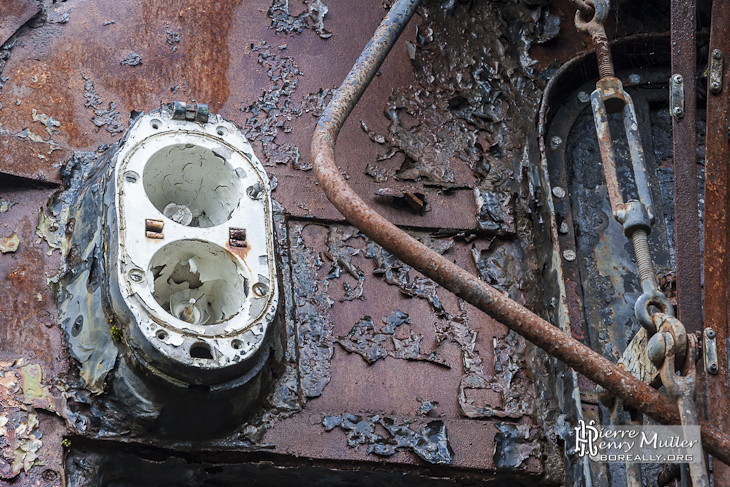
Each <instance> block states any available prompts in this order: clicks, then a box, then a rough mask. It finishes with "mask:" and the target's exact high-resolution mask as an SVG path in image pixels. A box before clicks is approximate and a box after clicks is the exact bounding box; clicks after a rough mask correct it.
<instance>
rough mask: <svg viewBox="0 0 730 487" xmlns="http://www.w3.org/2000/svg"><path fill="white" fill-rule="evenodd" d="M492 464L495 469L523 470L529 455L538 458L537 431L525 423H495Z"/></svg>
mask: <svg viewBox="0 0 730 487" xmlns="http://www.w3.org/2000/svg"><path fill="white" fill-rule="evenodd" d="M495 426H496V427H497V429H498V430H499V432H498V433H497V434H496V435H495V437H494V439H495V450H494V464H495V465H496V467H497V470H511V471H515V470H524V469H525V468H526V467H527V466H526V465H525V462H526V461H527V459H528V458H530V457H535V458H540V443H539V442H538V441H537V431H536V429H535V428H534V427H532V426H530V425H526V424H514V423H495Z"/></svg>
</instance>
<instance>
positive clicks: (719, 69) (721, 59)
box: [709, 49, 725, 95]
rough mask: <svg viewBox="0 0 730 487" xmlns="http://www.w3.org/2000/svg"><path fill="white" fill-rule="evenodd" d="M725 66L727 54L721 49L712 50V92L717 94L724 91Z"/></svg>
mask: <svg viewBox="0 0 730 487" xmlns="http://www.w3.org/2000/svg"><path fill="white" fill-rule="evenodd" d="M724 66H725V56H724V55H723V53H722V51H721V50H719V49H713V50H712V56H710V75H709V78H710V92H711V93H712V94H713V95H717V94H719V93H720V92H721V91H722V77H723V72H724Z"/></svg>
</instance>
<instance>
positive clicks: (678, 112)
mask: <svg viewBox="0 0 730 487" xmlns="http://www.w3.org/2000/svg"><path fill="white" fill-rule="evenodd" d="M672 113H673V114H674V116H675V117H681V116H682V114H683V113H684V110H682V109H681V108H680V107H674V108H673V109H672Z"/></svg>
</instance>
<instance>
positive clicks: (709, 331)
mask: <svg viewBox="0 0 730 487" xmlns="http://www.w3.org/2000/svg"><path fill="white" fill-rule="evenodd" d="M705 336H706V337H707V338H709V339H710V340H712V339H713V338H715V337H716V336H717V334H716V333H715V330H713V329H712V328H708V329H706V330H705Z"/></svg>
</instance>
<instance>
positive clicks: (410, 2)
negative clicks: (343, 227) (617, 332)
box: [312, 0, 730, 465]
mask: <svg viewBox="0 0 730 487" xmlns="http://www.w3.org/2000/svg"><path fill="white" fill-rule="evenodd" d="M418 3H419V0H398V2H396V3H395V4H394V5H393V7H391V9H390V11H389V12H388V14H387V15H386V17H385V19H384V20H383V22H382V23H381V24H380V26H379V27H378V29H377V30H376V31H375V34H374V35H373V37H372V39H370V42H368V45H367V46H366V47H365V50H364V51H363V52H362V54H361V55H360V57H359V58H358V60H357V62H356V63H355V65H354V66H353V68H352V70H351V71H350V73H349V74H348V75H347V77H346V78H345V81H343V83H342V85H341V86H340V88H339V89H338V90H337V92H336V93H335V95H334V96H333V97H332V100H331V101H330V103H329V105H328V106H327V108H326V109H325V111H324V113H323V114H322V116H321V117H320V119H319V122H318V123H317V128H316V130H315V133H314V136H313V138H312V160H313V165H314V171H315V174H316V176H317V180H318V182H319V185H320V187H321V188H322V190H323V191H324V193H325V195H326V196H327V198H328V199H329V200H330V201H331V202H332V204H333V205H334V206H335V207H336V208H337V209H338V210H339V211H340V212H341V213H342V214H343V215H344V216H345V218H347V220H348V221H349V222H350V223H351V224H353V225H354V226H355V227H357V228H358V229H359V230H360V231H361V232H363V233H364V234H365V235H367V236H368V237H370V238H371V239H373V240H374V241H375V242H376V243H378V244H379V245H381V246H382V247H383V248H384V249H386V250H387V251H388V252H391V253H392V254H393V255H395V256H396V257H397V258H398V259H400V260H401V261H403V262H404V263H406V264H408V265H410V266H412V267H413V268H414V269H417V270H418V271H420V272H421V273H423V274H424V275H425V276H427V277H429V278H431V279H433V280H434V281H436V282H437V283H438V284H440V285H441V286H443V287H444V288H446V289H447V290H449V291H451V292H452V293H454V294H456V295H457V296H459V297H460V298H462V299H464V300H465V301H466V302H468V303H470V304H472V305H473V306H475V307H477V308H479V309H481V310H482V311H484V312H485V313H487V314H489V315H490V316H492V317H493V318H495V319H496V320H498V321H499V322H501V323H503V324H504V325H506V326H507V327H508V328H510V329H512V330H514V331H515V332H517V333H519V334H520V335H522V336H523V337H525V338H526V339H528V340H530V341H531V342H532V343H534V344H535V345H537V346H539V347H540V348H542V349H543V350H545V351H546V352H548V353H549V354H551V355H553V356H554V357H556V358H558V359H559V360H561V361H563V362H565V363H566V364H567V365H568V366H570V367H572V368H573V369H575V370H576V371H578V372H580V373H581V374H583V375H585V376H586V377H588V378H589V379H590V380H592V381H593V382H595V383H597V384H600V385H601V386H603V387H604V388H606V389H607V390H608V391H609V392H611V393H613V394H615V395H616V396H618V397H620V398H621V399H623V400H624V403H625V404H627V405H629V406H631V407H633V408H635V409H638V410H639V411H642V412H643V413H645V414H648V415H649V416H651V417H652V418H654V419H655V420H657V421H659V422H661V423H664V424H679V422H680V420H679V412H678V410H677V405H676V404H674V403H673V402H672V401H671V400H670V399H669V398H668V397H666V396H664V395H662V394H661V393H659V392H658V391H657V390H655V389H654V388H652V387H650V386H649V385H647V384H645V383H643V382H641V381H640V380H638V379H637V378H635V377H634V376H632V375H631V374H629V373H628V372H626V371H625V370H623V369H622V368H621V367H619V366H617V365H616V364H614V363H613V362H611V361H610V360H608V359H606V358H604V357H603V356H601V355H599V354H598V353H596V352H594V351H593V350H591V349H590V348H588V347H587V346H585V345H583V344H582V343H580V342H578V341H577V340H574V339H573V338H572V337H571V336H569V335H567V334H566V333H564V332H563V331H561V330H560V329H558V328H557V327H555V326H553V325H551V324H550V323H548V322H547V321H545V320H544V319H542V318H540V317H539V316H537V315H536V314H534V313H533V312H531V311H529V310H528V309H527V308H525V307H524V306H521V305H520V304H518V303H516V302H515V301H513V300H511V299H510V298H509V297H507V295H505V294H502V293H500V292H499V291H497V290H496V289H494V288H493V287H491V286H489V285H488V284H487V283H485V282H484V281H481V280H480V279H478V278H477V277H476V276H474V275H472V274H470V273H469V272H467V271H465V270H464V269H462V268H461V267H459V266H457V265H456V264H453V263H452V262H450V261H449V260H448V259H446V258H444V257H442V256H441V255H439V254H438V253H436V252H434V251H432V250H431V249H429V248H428V247H426V246H425V245H423V244H422V243H420V242H419V241H417V240H416V239H414V238H413V237H411V236H410V235H408V234H407V233H406V232H404V231H403V230H401V229H399V228H398V227H396V226H395V225H393V224H392V223H390V222H389V221H388V220H386V219H385V218H383V217H382V216H381V215H379V214H378V213H377V212H375V211H374V210H373V209H372V208H370V207H369V206H368V205H367V204H366V203H365V202H364V201H363V200H362V199H361V198H360V197H359V196H358V195H357V193H355V192H354V191H353V190H352V188H350V186H349V185H348V184H347V182H346V181H345V179H344V178H343V177H342V175H341V174H340V171H339V170H338V168H337V164H336V162H335V143H336V141H337V135H338V134H339V131H340V129H341V128H342V125H343V124H344V122H345V120H346V119H347V116H348V115H349V114H350V112H351V111H352V109H353V107H354V106H355V104H356V103H357V102H358V100H359V99H360V96H362V94H363V92H364V91H365V89H366V88H367V86H368V84H369V83H370V81H371V80H372V79H373V77H374V76H375V73H376V72H377V71H378V68H379V67H380V65H381V64H382V62H383V60H384V59H385V57H386V56H387V54H388V52H389V51H390V49H391V47H392V46H393V44H394V43H395V40H396V39H397V38H398V36H399V35H400V33H401V32H402V31H403V29H404V28H405V26H406V24H407V23H408V21H409V20H410V18H411V17H412V16H413V13H414V12H415V9H416V7H417V6H418ZM700 425H701V429H702V444H703V446H704V447H705V449H706V450H707V451H708V452H710V453H712V454H713V455H715V457H716V458H717V459H718V460H720V461H722V462H725V463H727V464H729V465H730V436H728V435H726V434H724V433H722V432H721V431H719V430H718V429H716V428H715V427H713V426H711V425H710V424H708V423H707V422H706V421H701V422H700Z"/></svg>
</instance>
